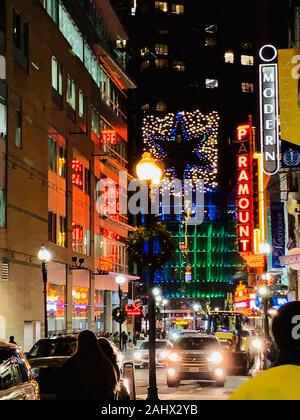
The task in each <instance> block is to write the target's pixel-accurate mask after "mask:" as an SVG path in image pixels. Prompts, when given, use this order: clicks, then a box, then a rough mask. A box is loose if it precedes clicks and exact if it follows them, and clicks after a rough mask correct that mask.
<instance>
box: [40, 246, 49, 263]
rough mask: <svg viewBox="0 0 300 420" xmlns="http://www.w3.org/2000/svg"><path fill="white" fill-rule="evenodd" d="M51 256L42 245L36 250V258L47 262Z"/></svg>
mask: <svg viewBox="0 0 300 420" xmlns="http://www.w3.org/2000/svg"><path fill="white" fill-rule="evenodd" d="M51 258H52V256H51V253H50V252H49V251H48V250H47V249H46V248H45V247H44V245H42V246H41V248H40V250H39V252H38V259H39V260H40V261H43V262H49V261H51Z"/></svg>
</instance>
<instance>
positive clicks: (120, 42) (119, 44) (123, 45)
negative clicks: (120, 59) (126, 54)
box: [116, 39, 127, 49]
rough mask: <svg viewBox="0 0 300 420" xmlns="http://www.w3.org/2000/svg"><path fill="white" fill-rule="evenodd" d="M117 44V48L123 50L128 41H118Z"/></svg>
mask: <svg viewBox="0 0 300 420" xmlns="http://www.w3.org/2000/svg"><path fill="white" fill-rule="evenodd" d="M116 44H117V48H119V49H123V48H126V45H127V41H126V39H117V42H116Z"/></svg>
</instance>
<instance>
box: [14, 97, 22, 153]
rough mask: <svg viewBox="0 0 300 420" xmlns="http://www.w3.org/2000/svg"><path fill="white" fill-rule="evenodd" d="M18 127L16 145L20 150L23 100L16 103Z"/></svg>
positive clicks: (19, 99) (16, 127)
mask: <svg viewBox="0 0 300 420" xmlns="http://www.w3.org/2000/svg"><path fill="white" fill-rule="evenodd" d="M15 116H16V122H15V123H16V126H15V129H16V131H15V145H16V147H18V148H19V149H21V147H22V100H21V98H18V99H17V101H16V114H15Z"/></svg>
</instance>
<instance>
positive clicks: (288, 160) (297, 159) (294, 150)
mask: <svg viewBox="0 0 300 420" xmlns="http://www.w3.org/2000/svg"><path fill="white" fill-rule="evenodd" d="M281 155H282V160H281V166H282V168H285V169H297V168H300V147H299V146H296V145H295V144H292V143H289V142H287V141H281Z"/></svg>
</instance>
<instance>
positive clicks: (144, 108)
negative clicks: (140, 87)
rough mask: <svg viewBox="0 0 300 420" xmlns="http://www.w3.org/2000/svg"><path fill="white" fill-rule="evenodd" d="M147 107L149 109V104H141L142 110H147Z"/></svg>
mask: <svg viewBox="0 0 300 420" xmlns="http://www.w3.org/2000/svg"><path fill="white" fill-rule="evenodd" d="M148 109H150V104H144V105H142V106H141V110H142V111H147V110H148Z"/></svg>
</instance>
